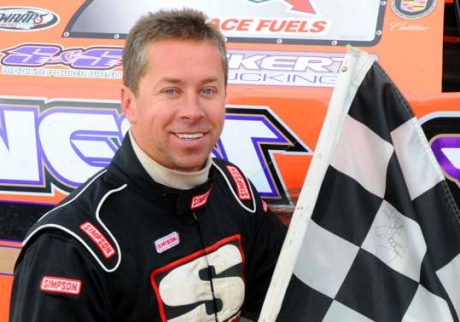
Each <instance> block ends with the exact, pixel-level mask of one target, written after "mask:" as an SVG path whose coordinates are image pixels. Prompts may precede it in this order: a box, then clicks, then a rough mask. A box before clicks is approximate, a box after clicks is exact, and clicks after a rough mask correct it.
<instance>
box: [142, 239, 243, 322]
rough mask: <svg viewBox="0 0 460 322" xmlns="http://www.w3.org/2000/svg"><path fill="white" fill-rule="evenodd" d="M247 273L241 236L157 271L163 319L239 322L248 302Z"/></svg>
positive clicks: (152, 278)
mask: <svg viewBox="0 0 460 322" xmlns="http://www.w3.org/2000/svg"><path fill="white" fill-rule="evenodd" d="M243 272H244V253H243V250H242V248H241V236H239V235H234V236H230V237H228V238H225V239H222V240H220V241H218V242H217V243H215V244H214V245H212V246H210V247H207V248H205V249H201V250H199V251H197V252H195V253H193V254H190V255H189V256H186V257H183V258H179V259H177V260H176V261H174V262H171V263H169V264H167V265H166V266H164V267H160V268H157V269H155V270H153V271H152V272H151V274H150V282H151V285H152V287H153V290H154V291H155V294H156V295H157V300H158V305H159V312H160V317H161V320H162V321H216V320H218V321H237V319H236V317H237V316H238V314H239V312H240V308H241V305H242V304H243V301H244V292H245V285H244V275H243ZM215 303H219V305H217V306H216V305H215Z"/></svg>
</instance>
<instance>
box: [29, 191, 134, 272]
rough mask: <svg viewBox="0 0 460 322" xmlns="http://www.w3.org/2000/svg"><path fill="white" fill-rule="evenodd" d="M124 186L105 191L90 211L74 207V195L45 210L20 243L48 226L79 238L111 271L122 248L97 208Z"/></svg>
mask: <svg viewBox="0 0 460 322" xmlns="http://www.w3.org/2000/svg"><path fill="white" fill-rule="evenodd" d="M124 187H125V186H121V187H119V188H116V189H113V190H109V191H106V192H104V194H103V195H102V196H101V198H100V201H99V204H97V205H95V206H94V209H95V210H93V211H80V210H79V209H78V207H77V206H75V207H73V206H72V203H73V202H75V199H76V198H77V197H78V195H77V196H76V197H74V198H73V199H70V200H67V201H66V202H64V203H63V204H61V205H59V206H57V207H56V208H54V209H53V210H51V211H50V212H48V213H47V214H45V215H44V216H43V217H42V218H41V219H40V220H39V221H38V222H37V223H36V224H35V225H34V226H33V228H32V229H31V230H30V231H29V233H28V235H27V236H26V238H25V239H24V242H23V245H24V246H25V245H27V243H28V242H29V241H30V240H31V239H32V237H34V236H36V235H38V234H40V233H42V232H44V231H46V230H50V229H55V230H60V231H63V232H65V233H66V234H69V235H70V236H72V237H73V238H75V240H77V241H78V242H80V243H81V244H82V245H83V247H84V248H86V250H87V251H88V252H89V253H90V254H91V255H92V256H93V257H94V259H95V260H96V262H97V263H98V264H99V265H100V266H101V267H102V269H103V270H105V271H106V272H109V273H110V272H114V271H115V270H116V269H117V268H118V266H119V265H120V262H121V252H120V246H119V244H118V241H117V240H116V239H115V237H114V236H113V234H112V233H111V231H110V230H109V229H108V228H107V227H106V226H105V224H104V223H103V222H102V220H101V219H100V218H99V213H98V210H97V209H100V207H101V205H102V204H103V203H104V201H105V200H106V198H107V196H109V195H110V194H111V193H114V192H117V191H120V190H122V189H124Z"/></svg>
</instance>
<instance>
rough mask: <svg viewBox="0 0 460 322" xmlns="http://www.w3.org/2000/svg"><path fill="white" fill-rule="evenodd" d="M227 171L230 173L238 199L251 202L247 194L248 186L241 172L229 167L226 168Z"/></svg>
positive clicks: (249, 195)
mask: <svg viewBox="0 0 460 322" xmlns="http://www.w3.org/2000/svg"><path fill="white" fill-rule="evenodd" d="M227 169H228V171H229V172H230V175H231V176H232V178H233V181H235V184H236V189H237V193H238V198H240V199H241V200H251V194H250V193H249V188H248V185H247V183H246V180H244V178H243V175H242V174H241V172H240V171H238V169H237V168H236V167H234V166H230V165H228V166H227Z"/></svg>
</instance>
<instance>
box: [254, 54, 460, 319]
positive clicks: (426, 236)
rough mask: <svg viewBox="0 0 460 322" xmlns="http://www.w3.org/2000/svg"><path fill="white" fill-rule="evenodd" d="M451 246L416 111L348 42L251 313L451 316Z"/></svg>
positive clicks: (458, 233) (454, 302)
mask: <svg viewBox="0 0 460 322" xmlns="http://www.w3.org/2000/svg"><path fill="white" fill-rule="evenodd" d="M459 253H460V214H459V210H458V208H457V206H456V204H455V202H454V200H453V198H452V196H451V194H450V191H449V188H448V186H447V183H446V181H445V179H444V176H443V174H442V172H441V170H440V167H439V165H438V164H437V163H436V159H435V157H434V155H433V154H432V151H431V149H430V147H429V144H428V142H427V140H426V137H425V135H424V133H423V131H422V129H421V127H420V125H419V123H418V121H417V119H416V118H415V117H414V114H413V112H412V111H411V109H410V107H409V105H408V103H407V101H406V100H405V99H404V97H403V96H402V95H401V93H400V92H399V91H398V89H397V88H396V87H395V86H394V84H393V83H392V82H391V80H390V79H389V78H388V76H387V75H386V74H385V72H384V71H383V70H382V69H381V67H380V66H379V65H378V63H377V62H375V61H374V59H373V58H372V57H371V56H369V55H368V54H366V53H365V52H363V51H361V50H358V49H355V48H352V47H349V48H348V53H347V55H346V57H345V62H344V65H343V67H342V70H341V72H340V75H339V81H338V84H337V86H336V88H335V90H334V93H333V95H332V98H331V102H330V105H329V109H328V112H327V116H326V119H325V122H324V125H323V128H322V131H321V134H320V138H319V140H318V143H317V148H316V151H315V154H314V157H313V160H312V163H311V165H310V169H309V171H308V174H307V178H306V180H305V183H304V187H303V189H302V191H301V194H300V197H299V200H298V203H297V205H296V209H295V211H294V214H293V217H292V221H291V224H290V227H289V231H288V235H287V237H286V241H285V243H284V246H283V249H282V251H281V254H280V258H279V260H278V265H277V267H276V270H275V273H274V276H273V279H272V282H271V285H270V288H269V291H268V294H267V297H266V299H265V303H264V306H263V309H262V313H261V317H260V319H259V321H263V322H269V321H270V322H271V321H282V322H296V321H308V322H315V321H327V322H329V321H330V322H338V321H350V322H364V321H366V322H367V321H384V322H396V321H417V322H425V321H426V322H433V321H436V322H437V321H459V316H460V286H459V284H460V256H459ZM457 283H459V284H457Z"/></svg>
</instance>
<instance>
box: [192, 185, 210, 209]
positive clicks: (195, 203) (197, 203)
mask: <svg viewBox="0 0 460 322" xmlns="http://www.w3.org/2000/svg"><path fill="white" fill-rule="evenodd" d="M210 193H211V189H209V190H208V191H207V192H205V193H203V194H202V195H198V196H195V197H193V198H192V203H191V205H190V209H191V210H195V209H196V208H199V207H201V206H203V205H204V204H205V203H206V201H208V197H209V194H210Z"/></svg>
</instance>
